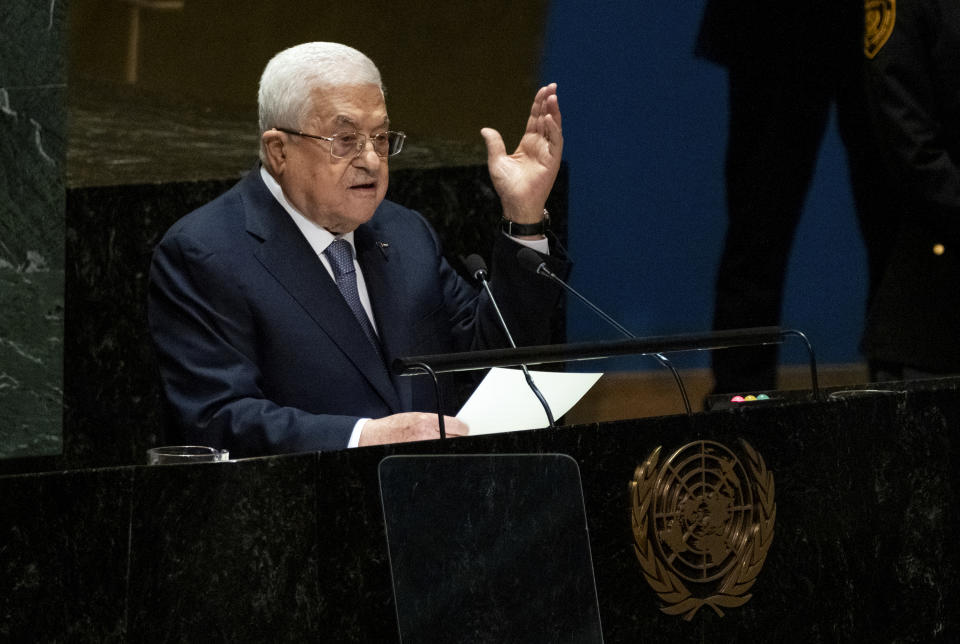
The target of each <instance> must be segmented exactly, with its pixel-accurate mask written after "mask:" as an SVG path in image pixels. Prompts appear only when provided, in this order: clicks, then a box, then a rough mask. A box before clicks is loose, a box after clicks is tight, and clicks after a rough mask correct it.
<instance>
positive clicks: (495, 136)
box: [480, 127, 507, 161]
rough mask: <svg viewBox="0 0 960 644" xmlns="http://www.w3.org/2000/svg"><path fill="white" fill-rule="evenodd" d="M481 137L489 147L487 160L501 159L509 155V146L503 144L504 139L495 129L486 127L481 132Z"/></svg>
mask: <svg viewBox="0 0 960 644" xmlns="http://www.w3.org/2000/svg"><path fill="white" fill-rule="evenodd" d="M480 136H482V137H483V142H484V143H486V145H487V160H488V161H489V160H490V159H495V158H497V157H501V156H503V155H505V154H506V153H507V146H506V145H505V144H504V143H503V137H502V136H500V133H499V132H497V131H496V130H494V129H493V128H489V127H485V128H483V129H482V130H480Z"/></svg>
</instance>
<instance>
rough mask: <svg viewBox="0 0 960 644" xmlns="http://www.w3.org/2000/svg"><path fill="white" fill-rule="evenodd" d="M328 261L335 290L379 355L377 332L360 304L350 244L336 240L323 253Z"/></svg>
mask: <svg viewBox="0 0 960 644" xmlns="http://www.w3.org/2000/svg"><path fill="white" fill-rule="evenodd" d="M323 254H324V255H326V257H327V259H328V260H329V261H330V267H331V268H332V269H333V275H334V277H335V279H336V281H337V288H339V289H340V293H341V294H342V295H343V299H345V300H346V301H347V306H349V307H350V310H351V311H353V316H354V317H355V318H357V322H359V323H360V328H361V329H363V332H364V333H365V334H366V336H367V338H369V339H370V342H372V343H373V346H374V348H375V349H376V350H377V353H380V342H379V340H378V338H377V332H376V331H374V330H373V325H372V324H371V323H370V318H368V317H367V312H366V311H365V310H364V308H363V305H362V304H361V303H360V293H359V291H357V271H356V270H355V269H354V266H353V249H352V248H351V247H350V242H348V241H347V240H345V239H336V240H334V242H333V243H332V244H330V245H329V246H327V248H326V250H324V251H323Z"/></svg>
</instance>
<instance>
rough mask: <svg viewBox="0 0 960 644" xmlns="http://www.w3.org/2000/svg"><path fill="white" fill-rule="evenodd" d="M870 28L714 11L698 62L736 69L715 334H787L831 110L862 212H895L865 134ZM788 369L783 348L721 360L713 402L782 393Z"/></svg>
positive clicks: (777, 12) (741, 6)
mask: <svg viewBox="0 0 960 644" xmlns="http://www.w3.org/2000/svg"><path fill="white" fill-rule="evenodd" d="M863 25H864V6H863V0H805V1H798V2H786V3H784V2H770V1H769V0H708V2H707V5H706V9H705V11H704V15H703V19H702V22H701V26H700V33H699V35H698V38H697V46H696V54H697V55H698V56H700V57H702V58H706V59H708V60H710V61H713V62H716V63H718V64H720V65H723V66H724V67H726V68H727V70H728V83H729V109H730V121H729V135H728V136H729V138H728V143H727V156H726V170H725V172H726V199H727V217H728V222H727V234H726V239H725V243H724V249H723V255H722V258H721V260H720V265H719V269H718V273H717V281H716V301H715V308H714V320H713V327H714V329H717V330H720V329H729V328H742V327H753V326H768V325H770V326H777V325H779V324H780V311H781V303H782V299H783V286H784V281H785V276H786V269H787V262H788V259H789V256H790V249H791V246H792V243H793V238H794V233H795V230H796V227H797V223H798V221H799V218H800V213H801V211H802V209H803V204H804V200H805V197H806V194H807V191H808V188H809V186H810V182H811V178H812V176H813V171H814V167H815V165H816V161H817V156H818V153H819V149H820V143H821V140H822V139H823V134H824V132H825V130H826V126H827V122H828V120H829V114H830V107H831V105H836V109H837V120H838V125H839V130H840V135H841V138H842V140H843V142H844V145H845V147H846V149H847V155H848V161H849V169H850V178H851V183H852V187H853V194H854V200H855V203H856V207H857V210H858V212H859V213H868V212H872V211H874V210H876V209H882V208H884V207H885V206H884V201H883V199H882V197H880V190H879V187H878V183H880V182H879V181H878V176H877V173H876V172H875V171H874V170H873V169H872V167H871V166H872V165H873V164H874V163H875V159H876V154H875V153H874V152H871V151H870V149H869V146H870V141H869V137H868V131H869V128H868V127H867V126H866V124H867V117H866V108H865V104H864V99H863V92H862V84H861V73H862V63H863V55H862V43H863ZM861 216H866V215H865V214H863V215H861ZM777 358H778V355H777V347H776V346H771V347H757V348H752V347H751V348H745V349H724V350H722V351H715V352H714V354H713V373H714V378H715V386H714V392H715V393H725V392H744V391H760V390H766V389H774V388H775V387H776V372H777Z"/></svg>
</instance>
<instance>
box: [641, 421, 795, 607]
mask: <svg viewBox="0 0 960 644" xmlns="http://www.w3.org/2000/svg"><path fill="white" fill-rule="evenodd" d="M740 444H741V446H742V447H743V450H744V452H745V454H746V456H747V459H746V461H747V463H746V467H744V465H743V464H741V463H740V461H739V459H738V458H737V457H736V455H735V454H734V453H733V452H731V451H730V450H729V449H728V448H726V447H725V446H724V445H722V444H720V443H716V442H713V441H697V442H695V443H690V444H689V445H686V446H684V447H682V448H680V449H679V450H677V451H676V452H674V454H672V455H671V456H670V457H669V458H668V459H667V460H666V462H665V463H664V464H663V466H662V467H661V468H659V469H658V467H657V465H658V464H659V461H660V450H661V448H660V447H658V448H657V449H655V450H654V451H653V452H652V453H651V454H650V456H649V457H648V458H647V460H646V461H644V463H643V464H642V465H640V466H639V467H637V469H636V472H635V473H634V477H633V480H632V481H631V482H630V495H631V501H632V526H633V535H634V552H635V553H636V555H637V559H638V560H639V562H640V566H641V568H642V569H643V576H644V577H645V578H646V580H647V582H648V583H649V584H650V587H651V588H653V590H654V591H655V592H656V593H657V595H658V596H659V597H660V599H661V600H662V601H663V602H664V604H665V605H664V606H662V607H661V609H660V610H662V611H663V612H664V613H666V614H668V615H683V618H684V619H685V620H687V621H689V620H692V619H693V617H694V615H696V614H697V611H698V610H700V608H701V607H702V606H705V605H706V606H709V607H710V608H712V609H713V610H714V611H715V612H716V613H717V615H719V616H720V617H723V616H724V612H723V609H724V608H736V607H738V606H742V605H743V604H745V603H746V602H747V601H749V599H750V598H751V597H752V594H748V593H747V591H749V590H750V588H751V587H752V586H753V584H754V583H755V582H756V580H757V575H758V574H759V573H760V570H761V569H762V568H763V564H764V561H765V560H766V557H767V551H768V550H769V549H770V544H771V543H772V542H773V532H774V530H773V528H774V521H775V520H776V514H777V506H776V504H775V503H774V483H773V473H772V472H770V471H769V470H768V469H767V466H766V464H765V463H764V461H763V458H762V457H761V456H760V455H759V454H758V453H757V452H756V450H754V449H753V447H751V446H750V444H748V443H747V442H746V441H743V440H741V441H740ZM688 585H689V586H690V587H693V588H694V589H700V592H698V593H696V594H695V593H694V592H691V590H690V587H688Z"/></svg>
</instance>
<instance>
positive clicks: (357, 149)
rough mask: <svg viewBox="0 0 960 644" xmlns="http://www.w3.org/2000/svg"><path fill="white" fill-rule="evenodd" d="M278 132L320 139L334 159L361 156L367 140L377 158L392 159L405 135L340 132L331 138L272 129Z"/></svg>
mask: <svg viewBox="0 0 960 644" xmlns="http://www.w3.org/2000/svg"><path fill="white" fill-rule="evenodd" d="M273 129H275V130H277V131H279V132H286V133H287V134H294V135H296V136H306V137H309V138H311V139H320V140H322V141H329V142H330V154H331V155H332V156H333V158H335V159H346V158H351V159H352V158H355V157H358V156H360V155H361V154H363V151H364V150H366V149H367V139H370V141H371V142H372V143H373V151H374V152H376V153H377V156H378V157H381V158H386V157H392V156H395V155H397V154H399V153H400V150H402V149H403V142H404V141H405V140H406V138H407V135H406V134H404V133H403V132H380V133H378V134H374V135H373V136H369V137H368V136H367V135H366V134H360V133H359V132H342V133H340V134H334V135H333V136H319V135H317V134H307V133H306V132H298V131H296V130H288V129H287V128H285V127H275V128H273Z"/></svg>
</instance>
